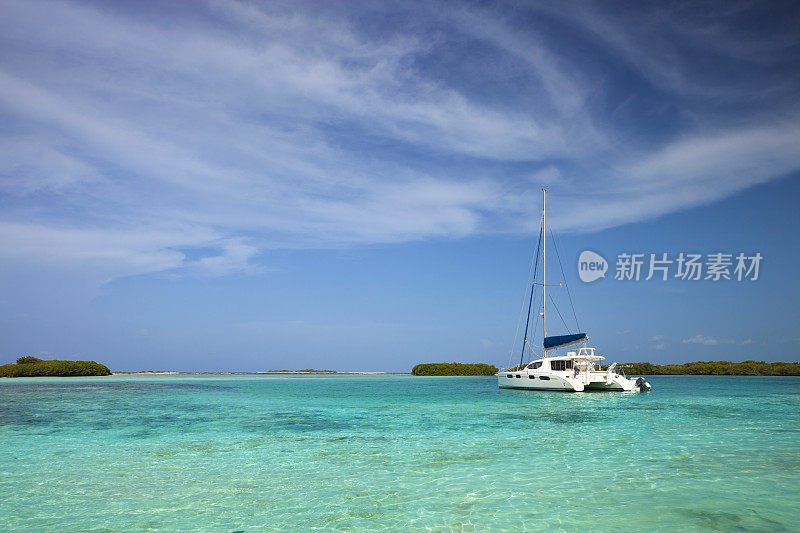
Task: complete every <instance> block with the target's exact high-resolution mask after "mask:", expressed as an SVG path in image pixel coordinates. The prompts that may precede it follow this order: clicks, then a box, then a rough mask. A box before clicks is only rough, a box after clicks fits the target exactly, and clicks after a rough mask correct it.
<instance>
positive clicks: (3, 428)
mask: <svg viewBox="0 0 800 533" xmlns="http://www.w3.org/2000/svg"><path fill="white" fill-rule="evenodd" d="M650 381H651V383H653V385H654V389H655V390H654V392H653V393H650V394H589V393H587V394H562V393H537V392H525V391H500V390H498V389H497V385H496V381H495V379H494V378H413V377H410V376H358V377H344V376H323V377H302V378H298V377H283V376H110V377H107V378H91V379H78V378H66V379H44V378H38V379H32V378H31V379H28V378H26V379H15V380H2V381H0V452H2V453H0V516H2V517H3V518H2V521H0V529H3V530H9V531H13V530H22V531H54V530H57V531H97V532H99V531H106V532H116V531H205V530H208V531H246V532H254V531H285V530H304V531H305V530H349V531H359V530H378V531H380V530H386V531H398V530H414V531H420V530H430V531H488V530H491V531H505V530H507V531H511V530H515V531H559V530H560V531H585V530H592V531H620V530H625V531H653V530H670V531H797V530H800V518H798V515H797V513H796V509H795V506H796V502H797V501H800V457H799V456H798V454H797V447H798V444H800V414H799V413H800V409H798V408H799V407H800V394H798V393H799V392H800V379H797V378H741V377H696V376H685V377H681V376H672V377H654V378H652V379H651V380H650Z"/></svg>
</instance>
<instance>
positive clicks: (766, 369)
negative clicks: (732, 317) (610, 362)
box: [621, 361, 800, 376]
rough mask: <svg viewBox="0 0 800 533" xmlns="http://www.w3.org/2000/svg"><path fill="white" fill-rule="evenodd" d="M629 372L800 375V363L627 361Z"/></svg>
mask: <svg viewBox="0 0 800 533" xmlns="http://www.w3.org/2000/svg"><path fill="white" fill-rule="evenodd" d="M621 366H622V367H623V368H624V369H625V372H626V373H628V374H645V375H659V374H660V375H675V376H679V375H680V376H683V375H697V376H800V363H798V362H794V363H784V362H775V363H765V362H764V361H742V362H739V363H735V362H732V361H695V362H693V363H682V364H670V365H656V364H653V363H625V364H623V365H621Z"/></svg>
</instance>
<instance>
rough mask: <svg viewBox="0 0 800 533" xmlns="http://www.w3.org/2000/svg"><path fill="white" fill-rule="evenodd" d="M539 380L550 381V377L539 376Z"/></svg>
mask: <svg viewBox="0 0 800 533" xmlns="http://www.w3.org/2000/svg"><path fill="white" fill-rule="evenodd" d="M539 379H543V380H545V381H548V380H549V379H550V376H539Z"/></svg>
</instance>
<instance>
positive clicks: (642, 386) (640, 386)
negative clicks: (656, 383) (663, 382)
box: [635, 377, 651, 392]
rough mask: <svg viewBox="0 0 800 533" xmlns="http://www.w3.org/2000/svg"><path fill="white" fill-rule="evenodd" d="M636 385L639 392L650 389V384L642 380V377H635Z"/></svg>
mask: <svg viewBox="0 0 800 533" xmlns="http://www.w3.org/2000/svg"><path fill="white" fill-rule="evenodd" d="M635 385H636V387H637V388H638V389H639V392H647V391H649V390H651V387H650V384H649V383H648V382H646V381H645V380H644V378H641V377H640V378H636V384H635Z"/></svg>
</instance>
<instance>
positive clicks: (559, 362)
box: [497, 189, 650, 392]
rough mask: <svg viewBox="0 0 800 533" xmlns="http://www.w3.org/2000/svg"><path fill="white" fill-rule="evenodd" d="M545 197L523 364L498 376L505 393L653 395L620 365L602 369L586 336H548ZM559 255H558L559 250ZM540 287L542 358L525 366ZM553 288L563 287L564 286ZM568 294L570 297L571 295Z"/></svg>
mask: <svg viewBox="0 0 800 533" xmlns="http://www.w3.org/2000/svg"><path fill="white" fill-rule="evenodd" d="M542 196H543V198H542V204H543V208H542V226H541V231H540V232H539V244H538V246H537V250H536V256H535V259H534V262H533V265H532V268H531V270H532V272H533V281H532V283H531V284H530V297H529V299H528V318H527V321H526V322H525V334H524V335H523V342H522V352H521V354H520V362H519V365H517V366H514V367H511V368H508V369H506V370H501V371H500V372H498V373H497V384H498V386H499V387H500V388H501V389H530V390H559V391H570V392H582V391H590V390H600V391H626V392H643V391H649V390H650V384H649V383H648V382H647V381H646V380H645V379H644V378H643V377H627V376H626V375H625V372H624V371H623V369H622V367H621V366H620V365H619V364H617V363H613V364H611V365H608V366H607V367H606V368H602V365H601V364H600V362H601V361H603V360H604V359H605V357H603V356H601V355H597V354H596V353H595V349H594V348H592V347H590V346H588V341H589V336H588V335H587V334H586V333H570V334H567V335H555V336H550V337H548V336H547V286H548V285H547V189H543V190H542ZM540 249H541V252H542V262H541V264H542V282H541V283H538V282H537V281H536V270H537V266H538V264H539V250H540ZM556 252H558V249H557V248H556ZM559 262H560V258H559ZM562 270H563V267H562ZM536 285H540V286H541V288H542V301H541V309H542V310H541V312H540V313H538V315H536V321H537V322H538V318H541V319H542V338H543V341H542V348H543V350H542V357H540V358H538V359H534V360H532V361H530V362H528V363H527V364H523V361H524V357H525V349H526V347H528V348H531V349H530V350H529V353H530V356H531V357H533V349H532V347H531V346H532V345H531V343H530V342H529V340H532V339H528V332H529V331H531V332H532V333H533V332H535V330H536V327H535V325H534V327H533V328H532V329H530V330H529V326H530V325H531V309H532V308H535V306H534V292H535V288H536ZM551 286H559V287H560V286H561V285H560V284H559V285H551ZM567 294H569V292H568V293H567ZM526 296H527V292H526ZM571 299H572V297H571V296H570V301H571ZM551 301H552V300H551ZM553 304H554V305H555V302H553ZM573 308H574V306H573ZM523 309H524V308H523ZM559 315H560V313H559ZM562 320H563V318H562ZM575 321H576V325H577V315H576V316H575ZM579 329H580V328H579ZM515 344H516V343H515ZM575 345H580V346H578V348H577V350H572V351H568V352H567V354H566V355H552V352H553V351H554V350H557V349H558V348H566V347H568V346H575ZM512 350H513V348H512ZM512 356H513V351H512Z"/></svg>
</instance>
